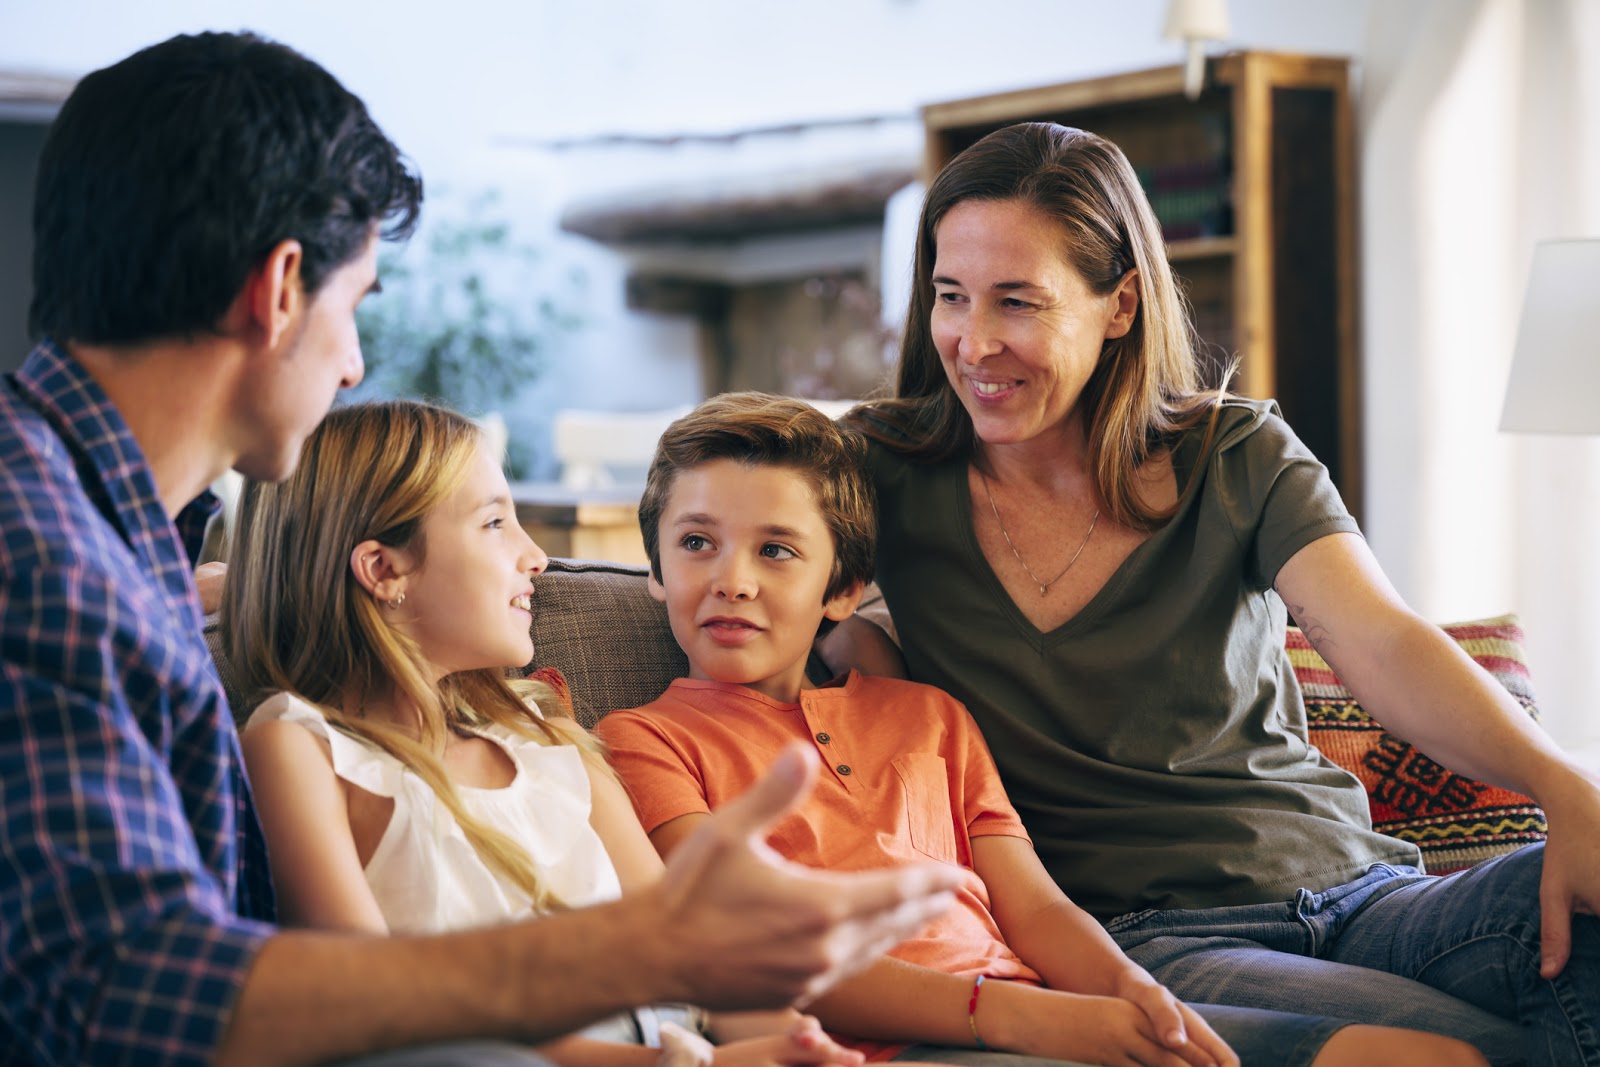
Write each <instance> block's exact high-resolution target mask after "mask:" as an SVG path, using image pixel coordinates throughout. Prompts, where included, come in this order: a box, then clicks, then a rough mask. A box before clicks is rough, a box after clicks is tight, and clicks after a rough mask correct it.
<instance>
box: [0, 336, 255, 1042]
mask: <svg viewBox="0 0 1600 1067" xmlns="http://www.w3.org/2000/svg"><path fill="white" fill-rule="evenodd" d="M41 366H42V367H43V368H44V370H45V371H48V372H50V373H51V374H52V375H53V377H51V378H50V385H51V386H52V388H51V389H50V390H48V391H47V390H45V389H44V388H43V387H40V386H34V387H33V389H34V392H35V393H36V394H37V395H39V396H43V397H44V398H45V399H44V400H39V401H35V403H37V404H38V405H39V406H41V407H45V408H46V411H48V412H51V413H52V414H56V415H58V416H61V417H63V419H62V420H61V421H58V422H56V423H54V424H52V423H50V422H49V420H48V419H41V418H39V417H38V415H37V413H36V411H35V410H34V409H32V408H30V407H28V406H26V405H25V404H23V403H19V395H20V396H25V395H27V394H26V393H25V392H24V390H23V389H22V388H20V387H18V386H13V389H15V390H16V391H14V392H12V391H8V390H7V389H6V388H3V387H0V1064H8V1063H30V1064H31V1063H38V1064H77V1063H94V1064H101V1063H106V1064H111V1063H164V1064H178V1065H190V1064H193V1065H196V1067H198V1065H201V1064H207V1063H210V1062H211V1061H212V1060H213V1059H214V1058H215V1055H216V1050H217V1047H218V1046H219V1044H220V1043H221V1041H222V1038H223V1035H224V1033H225V1032H226V1028H227V1025H228V1022H229V1020H230V1018H231V1014H232V1011H233V1007H234V1002H235V999H236V998H237V996H238V992H239V990H240V988H241V987H242V986H243V984H244V980H245V977H246V975H247V973H248V970H249V968H250V966H251V964H252V962H253V961H254V959H255V955H256V952H257V950H258V949H259V948H260V946H261V944H262V943H263V942H264V941H265V940H266V939H267V938H268V937H269V936H271V935H272V934H273V932H274V928H273V927H272V926H270V925H268V924H267V923H265V922H262V921H257V919H256V918H255V917H254V916H260V917H261V918H265V917H267V916H268V915H270V906H271V905H270V887H269V885H268V883H267V880H266V874H267V872H266V867H265V853H264V850H263V849H262V847H261V844H260V832H259V826H258V825H257V823H256V821H255V818H254V813H253V811H252V810H251V806H250V797H249V789H248V784H247V783H246V782H245V779H244V775H243V771H242V767H241V764H240V761H239V758H238V737H237V735H236V734H235V732H234V730H233V724H232V718H231V715H230V714H229V711H228V708H227V702H226V698H225V696H224V695H223V691H222V687H221V684H220V682H219V681H218V679H217V676H216V671H215V668H214V667H213V665H212V664H211V661H210V657H209V655H208V654H207V652H206V647H205V642H204V640H203V639H202V637H201V636H200V616H199V607H198V604H197V603H196V602H195V598H194V594H193V583H192V579H191V578H190V576H189V572H188V569H187V568H188V560H187V558H186V557H185V554H184V548H183V544H182V539H186V537H185V535H187V534H189V533H191V532H192V530H190V529H188V528H186V529H184V530H183V531H182V532H181V533H180V531H179V530H178V529H177V528H175V527H174V525H173V524H172V523H171V522H170V521H168V520H167V519H166V517H165V514H164V513H163V512H162V511H161V509H160V506H159V501H157V500H156V499H155V498H154V493H153V483H152V482H151V481H150V479H149V477H148V475H147V473H143V466H142V457H141V456H139V454H138V453H137V451H136V448H135V446H134V445H133V444H132V443H131V438H129V437H127V434H126V430H125V428H124V427H122V426H121V423H120V420H118V419H116V418H115V417H114V412H112V411H110V410H109V409H108V408H107V406H106V404H105V402H104V400H103V397H100V396H99V395H98V394H96V393H94V392H93V391H92V389H91V388H90V385H89V383H87V382H86V381H85V380H83V378H82V376H81V373H79V372H77V371H76V369H75V368H73V367H72V366H70V365H69V364H68V363H67V362H66V361H65V360H64V359H62V358H61V357H60V356H59V354H56V353H52V352H48V351H47V352H43V353H42V354H41V353H40V352H36V353H35V355H34V356H33V357H30V362H29V364H28V368H30V369H32V370H34V371H38V370H39V368H40V367H41ZM40 376H41V377H42V374H41V375H40ZM19 377H22V376H21V375H19ZM63 380H64V381H63ZM74 390H76V391H74ZM80 396H81V397H85V398H87V399H83V400H78V399H77V398H79V397H80ZM61 397H68V398H70V399H74V400H75V401H76V403H75V405H69V404H68V403H67V402H66V401H63V400H61V399H60V398H61ZM47 402H54V403H55V405H56V406H55V407H54V408H51V407H49V406H48V404H47ZM62 421H66V422H67V425H65V426H64V427H63V425H62ZM102 427H109V431H106V430H103V429H102ZM107 442H110V444H111V445H114V446H115V448H116V450H117V451H118V455H109V454H104V453H106V449H107V447H109V446H108V445H107ZM97 449H98V450H99V451H98V452H97V451H96V450H97ZM74 468H75V469H76V474H74ZM130 472H134V473H130ZM135 473H137V476H135ZM97 496H98V497H100V498H101V499H96V498H97ZM183 525H185V526H186V527H187V526H188V524H187V523H185V524H183ZM258 905H259V906H258ZM245 916H252V917H245Z"/></svg>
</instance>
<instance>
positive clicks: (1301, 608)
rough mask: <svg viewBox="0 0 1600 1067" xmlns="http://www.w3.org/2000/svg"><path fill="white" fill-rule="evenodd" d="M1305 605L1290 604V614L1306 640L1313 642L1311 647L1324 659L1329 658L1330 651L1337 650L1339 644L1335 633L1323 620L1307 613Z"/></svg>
mask: <svg viewBox="0 0 1600 1067" xmlns="http://www.w3.org/2000/svg"><path fill="white" fill-rule="evenodd" d="M1305 610H1306V606H1305V605H1304V604H1290V605H1289V613H1290V614H1291V615H1293V616H1294V621H1295V622H1296V623H1297V624H1298V625H1299V627H1300V629H1301V631H1302V632H1304V634H1305V635H1306V640H1308V641H1310V642H1311V647H1312V648H1314V649H1316V650H1317V652H1318V654H1319V655H1321V656H1322V658H1323V659H1327V658H1328V649H1330V648H1337V647H1338V644H1339V642H1337V641H1335V640H1334V639H1333V631H1331V630H1329V629H1328V628H1327V627H1326V626H1324V625H1323V624H1322V622H1321V620H1319V619H1316V618H1313V617H1312V616H1310V615H1307V614H1306V613H1305Z"/></svg>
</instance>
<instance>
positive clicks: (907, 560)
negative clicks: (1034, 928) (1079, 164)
mask: <svg viewBox="0 0 1600 1067" xmlns="http://www.w3.org/2000/svg"><path fill="white" fill-rule="evenodd" d="M1204 439H1205V426H1204V424H1202V425H1201V426H1200V427H1198V428H1196V429H1195V430H1192V431H1190V432H1189V433H1188V434H1187V435H1185V437H1184V438H1183V439H1182V440H1181V441H1180V442H1179V443H1178V445H1177V446H1176V447H1175V449H1174V452H1173V462H1174V467H1175V473H1176V474H1177V479H1178V485H1179V487H1180V492H1181V497H1180V500H1179V504H1178V510H1177V512H1176V514H1175V515H1174V516H1173V517H1172V519H1171V520H1170V521H1169V522H1168V523H1167V524H1166V525H1165V526H1163V527H1161V528H1160V529H1159V530H1157V531H1156V532H1155V533H1154V534H1153V535H1152V536H1151V537H1150V538H1149V540H1147V541H1145V542H1144V543H1143V544H1142V545H1140V546H1139V547H1138V548H1136V549H1135V550H1134V551H1133V554H1132V555H1130V556H1129V557H1128V559H1127V560H1126V561H1124V562H1123V564H1122V566H1121V567H1120V568H1118V569H1117V571H1116V572H1115V573H1114V574H1113V575H1112V576H1111V578H1110V579H1109V580H1108V581H1107V582H1106V584H1105V587H1104V588H1102V589H1101V590H1100V592H1099V593H1098V594H1096V595H1095V597H1094V598H1093V599H1092V600H1091V601H1090V602H1089V603H1088V604H1087V605H1085V606H1084V608H1083V610H1082V611H1080V612H1079V613H1078V614H1077V615H1076V616H1074V617H1073V618H1071V619H1069V620H1068V621H1067V622H1066V623H1064V624H1063V625H1061V626H1059V627H1057V628H1056V629H1054V630H1051V631H1049V632H1041V631H1039V630H1038V629H1036V628H1035V627H1034V626H1033V625H1032V624H1031V623H1030V622H1028V620H1027V618H1026V617H1025V616H1023V614H1022V613H1021V612H1020V611H1019V610H1018V609H1017V607H1016V605H1015V604H1014V603H1013V602H1012V600H1011V598H1010V597H1009V596H1008V595H1007V593H1006V591H1005V588H1004V587H1003V586H1002V585H1001V584H1000V580H999V579H998V578H997V577H995V574H994V572H993V571H992V570H991V569H990V567H989V564H988V561H987V560H986V559H985V558H984V556H983V554H982V552H981V551H980V550H979V548H978V540H977V535H976V533H975V532H974V529H973V524H972V509H971V497H970V495H969V493H968V489H967V471H966V462H965V461H964V460H952V461H949V462H945V463H935V464H919V463H913V462H910V461H908V460H906V459H904V458H903V457H900V456H897V455H895V454H894V453H892V452H891V451H889V450H888V449H886V448H884V447H882V446H880V445H874V446H873V448H872V458H871V462H872V466H873V472H874V477H875V481H876V484H877V490H878V498H879V499H878V503H879V524H880V534H879V546H878V581H879V584H880V585H881V586H882V588H883V592H884V596H885V598H886V599H887V601H888V606H889V609H890V612H891V613H892V615H893V617H894V621H895V625H896V627H897V628H898V630H899V635H900V640H901V643H902V645H903V647H904V651H905V656H906V661H907V663H908V664H909V666H910V669H911V676H912V677H913V678H915V679H917V680H918V681H922V682H929V683H932V684H933V685H937V686H939V687H941V688H943V689H945V690H947V691H948V692H950V693H951V694H953V695H954V696H955V697H956V699H958V700H960V701H962V702H963V703H965V704H966V705H967V707H968V709H970V710H971V712H972V715H973V717H974V718H976V719H977V721H978V725H979V726H980V727H981V728H982V730H983V734H984V737H985V738H986V739H987V741H988V743H989V746H990V748H991V749H992V750H993V752H994V757H995V761H996V763H997V764H998V765H999V768H1000V774H1001V777H1002V778H1003V779H1004V781H1005V785H1006V789H1007V790H1008V791H1009V793H1010V795H1011V800H1012V803H1013V804H1015V805H1016V808H1017V811H1018V812H1019V813H1020V814H1021V816H1022V820H1023V823H1024V824H1025V825H1026V826H1027V828H1028V832H1029V833H1030V834H1031V835H1032V836H1033V840H1034V845H1035V847H1036V848H1037V850H1038V853H1039V856H1040V858H1041V859H1042V860H1043V861H1044V865H1045V866H1046V868H1048V869H1049V871H1050V873H1051V875H1052V876H1053V877H1054V878H1055V880H1056V881H1057V883H1059V884H1060V886H1061V888H1062V889H1063V890H1064V891H1065V892H1066V893H1067V894H1068V895H1069V896H1070V897H1072V898H1073V900H1075V901H1076V902H1077V903H1078V904H1079V905H1081V906H1082V907H1083V908H1085V909H1086V910H1088V911H1089V912H1090V913H1091V914H1094V915H1096V916H1098V917H1100V918H1109V917H1111V916H1115V915H1120V914H1123V913H1126V912H1130V911H1136V910H1140V909H1143V908H1206V907H1219V906H1225V905H1233V904H1255V903H1262V902H1266V901H1274V900H1283V899H1287V898H1288V897H1290V896H1292V895H1293V893H1294V890H1296V889H1298V888H1301V887H1305V888H1309V889H1314V890H1317V889H1324V888H1327V887H1329V886H1333V885H1337V884H1339V883H1342V882H1345V881H1349V880H1351V879H1353V878H1355V877H1357V876H1359V875H1360V874H1361V873H1362V872H1363V871H1365V870H1366V868H1367V867H1368V866H1369V865H1370V864H1372V863H1377V862H1386V863H1402V864H1413V865H1415V864H1418V863H1419V862H1420V860H1419V858H1418V853H1417V851H1416V849H1415V848H1414V847H1412V846H1411V845H1409V844H1406V843H1404V842H1401V841H1398V840H1396V839H1394V838H1390V837H1384V836H1382V835H1380V834H1377V833H1375V832H1373V830H1372V827H1371V821H1370V818H1369V816H1368V811H1367V799H1366V795H1365V793H1364V792H1363V791H1362V788H1361V786H1360V783H1359V782H1357V781H1356V779H1355V778H1354V777H1353V776H1352V775H1350V774H1349V773H1348V772H1346V771H1344V770H1341V769H1340V768H1338V767H1336V766H1335V765H1334V764H1333V763H1331V762H1329V760H1328V759H1327V758H1326V757H1324V756H1323V755H1322V754H1321V753H1320V752H1318V751H1317V750H1316V749H1315V748H1313V747H1311V746H1310V745H1309V744H1308V742H1307V740H1306V720H1305V711H1304V708H1303V706H1302V704H1301V701H1300V689H1299V686H1298V685H1297V684H1296V682H1295V678H1294V674H1293V672H1292V670H1291V668H1290V664H1289V660H1288V657H1287V655H1286V654H1285V653H1284V650H1283V634H1284V627H1285V625H1286V622H1287V613H1286V611H1285V609H1284V606H1283V602H1282V601H1281V600H1279V599H1278V596H1277V594H1276V593H1275V592H1273V590H1272V583H1273V580H1274V579H1275V577H1276V576H1277V573H1278V569H1279V568H1280V567H1281V566H1283V564H1284V563H1285V562H1286V561H1287V560H1288V559H1289V558H1290V557H1291V556H1293V555H1294V554H1295V553H1296V552H1297V551H1299V550H1300V549H1301V548H1303V547H1304V546H1305V545H1307V544H1309V543H1310V542H1312V541H1314V540H1316V539H1317V538H1319V537H1324V536H1326V535H1328V534H1331V533H1336V532H1340V531H1349V532H1357V527H1356V523H1355V520H1354V519H1352V518H1351V517H1350V514H1349V513H1348V512H1347V511H1346V510H1345V508H1344V504H1343V503H1342V502H1341V501H1340V499H1339V494H1338V492H1337V490H1335V489H1334V487H1333V484H1332V482H1331V481H1330V480H1329V479H1328V474H1327V471H1326V469H1325V468H1324V467H1323V466H1322V464H1320V463H1319V462H1317V460H1316V459H1315V457H1313V456H1312V455H1311V453H1310V452H1309V451H1308V450H1307V449H1306V447H1305V446H1304V445H1302V444H1301V443H1300V441H1299V440H1298V439H1297V438H1296V437H1295V436H1294V433H1293V432H1292V431H1291V430H1290V429H1289V427H1288V425H1287V424H1285V423H1284V422H1283V420H1282V419H1281V418H1279V417H1278V415H1277V408H1276V405H1273V404H1271V403H1269V402H1230V403H1228V404H1226V405H1225V406H1224V408H1223V410H1222V411H1221V413H1220V415H1219V418H1218V422H1217V427H1216V432H1215V434H1214V435H1213V437H1212V439H1211V441H1210V442H1209V443H1206V442H1205V441H1204ZM1202 444H1205V447H1206V451H1205V454H1204V455H1202V454H1200V453H1201V448H1202ZM1191 474H1193V477H1192V478H1191ZM1074 536H1076V535H1074Z"/></svg>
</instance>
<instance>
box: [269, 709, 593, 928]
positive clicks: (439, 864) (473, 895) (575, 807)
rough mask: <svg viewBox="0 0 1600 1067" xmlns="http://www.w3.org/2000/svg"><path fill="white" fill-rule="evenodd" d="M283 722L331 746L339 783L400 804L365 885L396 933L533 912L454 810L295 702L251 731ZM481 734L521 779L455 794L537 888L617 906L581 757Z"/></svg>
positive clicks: (496, 732) (565, 748)
mask: <svg viewBox="0 0 1600 1067" xmlns="http://www.w3.org/2000/svg"><path fill="white" fill-rule="evenodd" d="M536 714H537V712H536ZM275 719H283V720H286V721H289V722H296V723H299V724H300V725H302V726H304V727H305V728H306V729H308V730H310V731H311V732H312V733H314V734H316V735H317V736H318V737H321V738H323V739H324V740H326V741H327V742H328V745H329V747H330V748H331V749H332V752H333V770H334V773H335V774H337V775H338V776H339V777H340V778H342V779H343V780H345V781H347V782H349V783H350V784H352V785H354V786H356V787H358V788H360V789H364V790H366V791H367V792H369V793H372V794H374V795H376V796H380V797H390V798H393V800H394V816H393V817H392V818H391V819H390V820H389V825H388V827H387V829H385V830H384V833H383V838H382V840H381V841H380V842H379V843H378V848H377V850H376V851H375V852H374V853H373V854H372V858H371V859H370V860H369V861H367V866H366V876H367V884H368V885H369V886H371V888H372V895H373V896H374V897H375V898H377V902H378V907H379V908H380V909H381V910H382V912H383V915H384V919H385V920H386V921H387V922H388V924H389V929H390V930H391V931H392V932H394V933H418V934H421V933H444V932H446V931H450V930H463V929H468V928H471V927H477V926H486V925H490V924H494V923H502V922H506V921H507V920H510V919H517V918H526V917H527V916H529V915H530V914H532V907H533V902H532V900H531V899H530V898H529V897H528V895H527V894H526V893H524V892H523V891H522V890H521V889H520V888H519V887H518V886H517V885H515V884H514V883H512V882H509V881H507V880H505V879H504V878H502V877H501V876H500V875H499V874H498V873H497V872H496V870H495V869H494V868H493V867H491V866H489V864H487V863H485V862H484V861H483V860H482V859H481V858H480V857H479V856H478V853H477V851H476V850H475V849H474V848H473V847H472V845H471V843H470V842H468V840H467V837H466V834H465V833H463V832H462V830H461V826H460V824H459V823H457V822H456V820H455V817H454V816H453V815H451V814H450V811H449V809H448V808H446V807H445V806H444V805H443V804H441V803H439V800H438V798H437V797H436V796H435V795H434V792H433V790H432V789H430V788H429V787H428V785H427V783H425V782H423V780H422V779H421V778H419V777H417V775H416V774H415V773H413V772H412V771H410V770H407V769H406V768H405V766H404V765H402V764H401V763H400V761H398V760H396V759H395V758H394V757H393V756H391V755H389V754H388V753H387V752H385V751H383V750H382V749H381V748H378V747H377V746H375V745H372V744H370V743H368V742H366V741H363V740H360V739H358V738H355V737H351V736H350V735H349V734H346V733H344V732H342V731H340V730H336V729H334V728H332V727H331V726H329V725H328V720H327V718H326V717H325V716H324V715H323V713H322V712H321V711H320V710H318V709H317V708H316V707H315V706H314V705H311V704H308V703H306V702H305V701H304V700H301V699H300V698H299V697H296V696H293V695H291V694H289V693H278V694H275V695H274V696H272V697H271V698H270V699H268V700H267V701H265V702H264V703H262V704H261V706H260V707H258V708H256V710H255V712H254V713H253V714H252V715H251V717H250V721H251V722H252V723H254V722H255V721H257V720H262V721H267V722H270V721H272V720H275ZM478 733H479V735H480V736H482V737H484V738H486V739H488V740H489V741H491V742H493V743H494V744H497V745H499V746H500V747H501V748H502V749H503V750H504V751H505V752H506V754H507V755H509V756H510V757H511V760H512V762H513V763H514V764H515V765H516V775H515V777H514V778H513V779H512V782H511V784H510V785H508V786H506V787H505V788H503V789H477V788H473V787H470V786H458V787H457V789H458V791H459V793H460V795H461V800H462V803H463V804H464V805H465V806H466V808H467V810H468V811H470V812H471V813H472V814H473V816H474V817H476V818H478V819H481V820H483V822H484V823H486V824H488V825H491V826H494V827H496V828H497V829H499V830H501V831H503V832H504V833H506V834H508V835H509V836H510V837H511V838H512V839H513V840H515V841H516V842H517V843H518V844H519V845H521V846H522V848H523V849H524V850H525V851H526V852H527V853H528V855H529V857H530V858H531V859H532V860H533V864H534V868H535V873H536V877H537V879H538V881H539V882H540V884H541V885H544V886H548V887H549V889H550V891H551V892H552V893H553V894H554V895H555V898H556V899H558V900H560V901H561V902H562V903H563V904H565V905H568V906H571V907H582V906H584V905H587V904H596V903H600V902H601V901H606V900H614V899H616V898H617V897H619V896H621V894H622V888H621V886H620V884H619V883H618V881H617V872H616V868H615V867H614V866H612V863H611V858H610V856H608V855H607V854H606V850H605V846H604V845H603V844H602V843H601V841H600V837H599V835H598V834H596V833H595V832H594V828H593V827H592V826H590V825H589V810H590V804H591V801H590V795H589V774H588V772H587V771H586V770H585V769H584V765H583V757H582V755H581V754H580V753H579V751H578V750H577V748H575V747H573V746H572V745H542V744H540V743H539V742H538V741H535V740H533V739H531V738H526V737H522V736H520V735H518V734H514V733H512V732H510V731H508V730H505V729H504V728H502V727H496V726H490V727H487V728H484V729H481V730H479V731H478Z"/></svg>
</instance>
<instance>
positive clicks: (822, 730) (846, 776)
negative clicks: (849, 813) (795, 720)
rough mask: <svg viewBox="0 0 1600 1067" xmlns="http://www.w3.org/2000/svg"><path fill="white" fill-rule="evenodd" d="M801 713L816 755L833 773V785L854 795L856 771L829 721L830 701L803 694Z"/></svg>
mask: <svg viewBox="0 0 1600 1067" xmlns="http://www.w3.org/2000/svg"><path fill="white" fill-rule="evenodd" d="M800 712H801V714H802V715H803V716H805V720H806V730H807V732H809V733H810V734H811V741H812V744H813V745H814V746H815V747H816V751H817V755H818V756H819V757H821V759H822V762H823V764H824V765H825V766H826V767H827V768H828V770H829V771H830V772H831V773H832V775H833V779H834V781H836V782H838V783H839V784H840V785H842V786H844V787H845V789H846V790H849V791H854V787H855V782H854V776H855V773H856V769H855V767H854V766H853V764H852V763H851V760H850V755H849V752H848V749H847V746H846V744H845V741H844V738H843V737H842V736H841V731H840V730H839V729H837V728H836V727H835V726H834V725H833V724H832V723H831V722H830V721H829V716H828V701H826V700H819V699H817V698H816V696H815V695H814V694H813V693H809V692H807V693H801V694H800Z"/></svg>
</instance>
